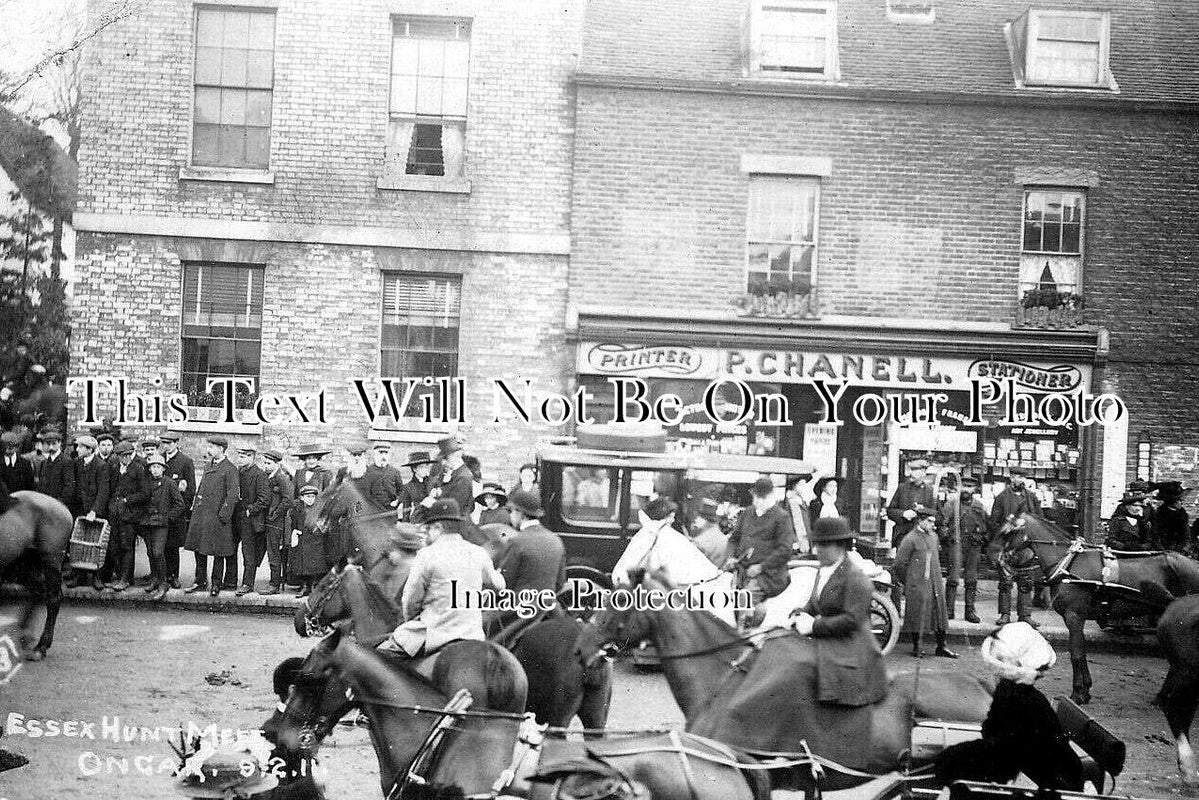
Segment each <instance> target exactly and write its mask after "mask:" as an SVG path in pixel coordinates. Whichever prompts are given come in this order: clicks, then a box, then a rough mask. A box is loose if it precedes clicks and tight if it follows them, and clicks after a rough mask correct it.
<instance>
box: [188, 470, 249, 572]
mask: <svg viewBox="0 0 1199 800" xmlns="http://www.w3.org/2000/svg"><path fill="white" fill-rule="evenodd" d="M240 487H241V484H240V482H239V481H238V475H237V467H235V466H233V464H232V463H231V462H230V461H229V459H227V458H222V459H221V460H220V461H217V462H215V463H210V464H209V465H208V466H207V467H205V468H204V477H202V478H201V479H200V487H199V488H198V489H197V490H196V499H195V500H194V501H193V502H192V516H191V522H190V523H189V524H188V526H187V545H186V546H187V549H188V550H192V551H194V552H196V553H199V554H200V555H205V556H233V555H237V540H236V539H234V537H233V509H234V507H235V506H236V505H237V501H238V500H240V499H241V488H240Z"/></svg>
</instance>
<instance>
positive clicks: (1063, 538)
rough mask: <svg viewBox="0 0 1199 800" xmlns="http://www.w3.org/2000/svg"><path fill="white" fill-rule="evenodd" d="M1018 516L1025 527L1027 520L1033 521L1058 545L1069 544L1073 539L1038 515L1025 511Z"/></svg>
mask: <svg viewBox="0 0 1199 800" xmlns="http://www.w3.org/2000/svg"><path fill="white" fill-rule="evenodd" d="M1020 516H1022V517H1023V518H1024V519H1025V527H1028V520H1034V521H1035V522H1036V523H1037V525H1038V526H1040V527H1043V528H1045V530H1046V531H1047V532H1048V533H1049V535H1050V536H1052V537H1053V539H1054V541H1056V542H1058V543H1060V544H1070V543H1071V542H1073V541H1074V539H1075V537H1074V536H1071V535H1070V534H1069V533H1068V532H1066V531H1065V530H1064V529H1063V528H1061V527H1059V526H1058V525H1057V524H1056V523H1054V522H1052V521H1051V520H1049V519H1046V518H1045V517H1042V516H1041V515H1040V514H1033V513H1031V512H1028V511H1025V512H1024V513H1023V514H1021V515H1020Z"/></svg>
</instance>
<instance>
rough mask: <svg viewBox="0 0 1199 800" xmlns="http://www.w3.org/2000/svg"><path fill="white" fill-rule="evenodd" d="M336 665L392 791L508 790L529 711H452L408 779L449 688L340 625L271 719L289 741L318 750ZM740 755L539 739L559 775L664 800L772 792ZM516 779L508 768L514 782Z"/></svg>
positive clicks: (705, 746)
mask: <svg viewBox="0 0 1199 800" xmlns="http://www.w3.org/2000/svg"><path fill="white" fill-rule="evenodd" d="M330 673H335V674H336V675H338V676H340V678H342V679H343V680H344V681H345V683H346V684H347V685H348V686H349V688H350V690H351V692H352V694H353V696H354V697H355V699H356V702H357V703H358V704H359V705H360V706H361V707H362V709H363V711H364V712H365V713H366V715H367V718H368V719H369V721H370V735H371V741H372V744H373V745H374V747H375V754H376V756H377V757H378V760H379V778H380V784H381V786H382V790H383V793H384V795H385V796H386V797H388V798H391V797H415V798H424V797H462V796H468V797H469V796H483V797H490V796H495V794H496V792H497V791H498V792H499V793H500V794H503V793H504V790H506V789H508V788H509V787H508V786H507V785H504V786H501V787H499V788H498V789H497V788H496V786H497V778H499V777H500V776H501V775H503V774H504V771H505V770H507V769H508V768H509V767H510V766H512V765H513V762H514V753H515V748H516V745H517V741H518V733H519V730H520V727H521V725H522V723H523V719H522V716H521V715H518V714H496V713H487V712H484V713H480V714H475V713H472V712H473V711H474V709H473V708H472V709H471V710H470V711H464V712H461V713H457V714H451V716H453V717H454V719H453V724H452V725H450V726H449V728H448V732H447V733H446V735H445V737H444V739H443V740H442V742H441V744H440V745H439V746H438V747H437V749H436V753H435V757H434V758H433V759H431V760H430V761H429V762H428V764H427V766H426V768H425V769H423V770H420V771H421V772H422V773H423V774H421V775H420V776H419V778H417V779H409V774H410V770H412V769H413V766H414V762H416V761H417V759H418V756H419V755H420V753H421V750H422V746H423V745H424V744H425V741H426V739H427V738H428V737H429V735H430V733H431V732H432V731H433V729H434V727H435V726H436V725H437V724H438V721H439V720H440V719H442V718H443V717H444V716H446V715H444V714H441V713H437V712H436V709H443V708H445V707H446V705H447V702H448V696H447V695H446V694H445V693H443V692H441V691H439V690H438V689H437V688H436V687H435V686H433V685H432V684H430V683H429V682H427V681H425V680H424V679H422V678H421V677H420V676H419V675H416V674H414V673H411V672H409V671H407V670H406V669H404V668H402V667H400V668H398V669H397V668H396V667H395V665H393V664H391V663H389V661H388V659H386V658H385V657H383V656H381V655H380V654H379V653H377V652H375V651H373V650H368V649H366V648H363V647H360V646H358V645H357V644H354V643H353V642H352V641H350V640H349V639H346V638H343V637H341V635H340V633H339V632H335V633H333V634H331V635H330V636H329V637H327V638H326V639H325V640H323V641H322V642H321V643H320V644H318V645H317V647H316V648H314V649H313V651H312V653H311V654H310V655H309V657H308V659H307V660H306V661H305V664H304V668H303V672H302V674H301V677H300V679H299V681H298V682H297V684H296V686H295V687H294V688H293V690H292V693H291V696H290V697H289V698H288V702H287V704H286V706H285V707H284V709H283V710H282V711H281V712H279V713H277V714H276V715H275V716H274V717H272V718H271V720H269V721H268V723H267V725H266V729H267V730H269V731H270V734H271V736H272V738H273V739H274V740H275V741H276V742H277V743H278V744H279V745H280V746H281V747H282V748H285V749H287V750H291V751H293V752H294V751H302V752H305V753H311V752H313V751H314V750H315V748H316V746H317V744H318V743H319V738H320V737H319V736H318V735H317V730H318V729H319V728H320V727H321V726H322V724H326V727H327V720H328V718H329V716H330V708H331V705H332V706H336V703H335V702H334V703H333V704H330V703H329V692H328V690H327V688H326V687H327V686H328V684H329V681H328V678H329V674H330ZM334 700H336V698H334ZM417 709H420V710H417ZM334 713H335V712H334ZM592 747H597V748H598V749H599V750H600V751H601V752H602V759H603V760H602V761H600V760H597V759H596V758H594V757H592V756H591V754H590V753H591V750H590V748H592ZM741 758H743V756H741V755H740V754H738V753H736V752H735V751H732V750H731V749H729V748H724V747H721V746H719V745H715V744H714V743H711V742H705V741H703V740H701V739H699V738H697V737H689V736H686V735H683V736H679V735H677V734H676V735H674V736H673V737H671V738H670V741H664V737H662V736H654V735H643V736H636V737H631V738H628V739H621V740H619V741H618V742H614V743H606V744H605V746H602V747H600V746H596V745H586V744H583V743H576V742H566V741H563V740H558V739H552V738H547V739H545V740H544V742H543V743H542V744H541V756H540V762H539V766H540V770H541V772H543V773H545V775H546V777H547V778H549V779H552V780H557V779H571V778H574V779H576V780H581V781H582V782H583V784H584V785H595V784H607V785H619V784H624V785H625V786H626V787H627V789H628V791H625V792H624V793H617V794H615V795H609V794H602V795H596V796H616V797H630V798H631V797H634V796H635V795H634V793H633V791H632V790H633V788H634V787H635V786H636V784H641V785H642V786H644V787H645V789H648V791H649V796H652V797H654V798H662V799H663V800H724V799H725V798H730V799H731V800H767V798H768V797H769V787H768V784H767V783H766V781H765V779H764V777H763V775H762V773H761V772H750V773H748V774H746V773H744V772H743V771H742V770H741V769H740V768H738V766H736V765H737V764H738V763H739V762H738V760H739V759H741ZM730 764H731V765H730ZM551 765H552V766H551ZM514 777H516V776H508V782H511V780H512V778H514ZM522 777H524V776H522ZM531 796H534V797H537V796H539V795H538V794H537V793H536V792H534V793H533V794H532V795H531ZM540 796H545V797H549V796H551V794H550V792H548V791H546V792H544V793H542V794H541V795H540ZM579 796H584V795H579ZM641 796H644V795H641Z"/></svg>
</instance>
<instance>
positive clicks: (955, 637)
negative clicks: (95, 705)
mask: <svg viewBox="0 0 1199 800" xmlns="http://www.w3.org/2000/svg"><path fill="white" fill-rule="evenodd" d="M182 560H183V561H185V562H190V561H191V555H190V553H186V552H185V553H184V554H183V558H182ZM138 561H139V562H141V563H140V566H139V567H138V568H137V569H136V574H138V575H143V574H146V573H148V572H149V567H148V565H146V564H145V562H144V553H142V552H141V551H139V553H138ZM192 566H193V565H191V564H181V565H180V568H181V571H182V572H183V574H182V575H181V576H180V578H181V585H182V586H184V587H187V586H190V585H191V584H192V583H193V580H192ZM268 577H269V571H268V569H267V567H266V565H265V564H264V565H263V566H262V568H261V569H260V570H259V572H258V575H257V576H256V586H257V588H260V589H261V588H265V587H266V585H267V579H268ZM64 595H65V597H66V598H68V602H70V603H71V604H75V605H92V606H102V605H115V606H119V607H146V608H177V609H192V610H196V611H208V612H213V611H216V612H225V613H236V614H280V615H291V614H294V613H295V609H296V607H297V606H299V605H301V604H303V602H304V601H303V599H302V598H297V597H296V596H295V590H290V589H284V590H283V592H282V593H280V594H275V595H261V594H258V593H257V592H251V593H249V594H246V595H244V596H242V597H236V596H235V595H234V593H233V592H232V591H222V592H221V594H220V595H219V596H217V597H210V596H209V595H208V593H207V592H196V593H195V594H184V592H183V590H182V589H172V590H171V591H169V592H168V593H167V596H166V597H165V598H164V599H163V600H161V601H155V600H151V599H149V597H148V596H147V595H146V594H145V593H144V592H143V591H142V590H141V588H140V587H134V588H131V589H126V590H125V591H124V592H119V593H117V592H97V591H96V590H95V589H92V588H91V587H80V588H75V589H67V590H65V592H64ZM1012 599H1013V606H1014V605H1015V597H1014V592H1013V598H1012ZM956 611H957V617H958V618H957V619H953V620H950V621H949V634H948V637H947V638H948V640H949V641H950V642H952V643H954V644H956V645H960V646H970V647H977V646H978V645H979V644H981V643H982V640H983V639H984V638H985V637H986V636H987V635H988V634H990V633H991V632H992V631H994V630H995V619H996V617H998V616H999V611H998V595H997V592H996V587H995V583H994V582H993V581H983V582H982V583H980V585H979V596H978V600H977V611H978V615H979V617H980V618H981V620H982V621H981V622H980V623H977V624H972V623H969V622H966V621H965V620H963V619H962V618H961V616H962V600H961V595H960V594H959V596H958V603H957V609H956ZM1032 616H1033V619H1034V620H1035V621H1036V622H1038V623H1039V624H1040V626H1041V628H1040V631H1041V633H1042V635H1044V636H1045V638H1046V639H1048V640H1049V641H1050V642H1052V643H1053V644H1055V645H1056V646H1057V647H1058V649H1065V647H1066V645H1067V644H1068V641H1069V632H1068V631H1067V630H1066V626H1065V623H1064V622H1063V620H1062V618H1061V617H1060V616H1058V614H1057V613H1056V612H1055V611H1053V610H1052V609H1041V608H1034V609H1033V614H1032ZM1084 633H1085V635H1086V638H1087V648H1088V650H1093V651H1095V652H1107V653H1115V654H1132V653H1136V654H1145V655H1156V654H1158V649H1157V638H1156V637H1155V636H1153V635H1147V634H1142V635H1121V634H1115V633H1112V632H1110V631H1104V630H1101V629H1100V628H1099V626H1098V625H1097V624H1096V623H1094V622H1089V623H1087V626H1086V628H1085V630H1084ZM904 646H905V645H904V644H902V643H901V644H900V645H898V646H897V647H896V649H897V650H898V649H900V648H902V647H904Z"/></svg>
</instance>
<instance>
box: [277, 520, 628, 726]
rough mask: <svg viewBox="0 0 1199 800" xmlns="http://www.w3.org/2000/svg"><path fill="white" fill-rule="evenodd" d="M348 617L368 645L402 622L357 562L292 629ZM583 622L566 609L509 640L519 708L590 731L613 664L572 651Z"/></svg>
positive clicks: (604, 708) (602, 710)
mask: <svg viewBox="0 0 1199 800" xmlns="http://www.w3.org/2000/svg"><path fill="white" fill-rule="evenodd" d="M485 527H488V526H485ZM347 618H348V619H349V620H351V629H352V630H353V632H354V637H355V638H356V639H357V640H358V641H359V642H360V643H362V644H365V645H367V646H375V645H377V644H379V643H380V642H382V641H383V640H384V639H386V638H387V637H388V636H389V635H390V634H391V632H392V631H393V630H394V629H395V627H396V626H397V625H398V624H399V623H400V611H399V609H398V608H397V607H396V605H395V602H394V601H393V600H392V599H391V598H389V597H388V596H387V595H386V593H385V592H384V591H383V590H382V589H381V588H380V587H379V585H378V584H377V583H375V582H374V581H373V580H371V578H370V576H368V575H367V574H366V572H365V571H364V570H363V569H362V568H361V567H357V566H355V565H347V566H346V567H344V568H342V569H341V570H340V571H331V572H330V573H329V574H328V575H326V576H325V577H324V578H323V579H322V580H321V582H320V583H319V584H317V586H316V587H315V588H314V589H313V592H312V594H311V595H310V596H309V597H308V599H307V601H306V602H305V604H304V606H302V607H301V608H299V609H297V611H296V618H295V628H296V632H297V633H299V634H300V635H301V636H307V635H310V634H312V633H314V632H317V631H322V630H324V629H326V628H327V627H329V626H330V625H332V624H334V623H336V622H338V621H340V620H343V619H347ZM587 625H588V623H583V622H580V621H578V620H576V619H574V618H573V617H570V616H569V615H567V614H550V615H546V616H545V617H543V618H542V619H540V620H538V621H536V622H534V623H533V624H531V625H529V626H528V627H527V628H525V629H524V631H523V633H521V635H520V638H519V639H517V641H516V642H515V644H513V645H512V655H513V656H515V657H516V661H517V662H519V664H520V666H521V668H522V669H523V670H524V672H525V675H526V676H527V680H528V686H529V692H528V704H527V709H521V710H528V711H531V712H533V714H534V715H536V717H537V719H539V720H541V721H542V722H546V723H548V724H551V725H569V724H570V722H571V720H572V719H574V717H575V716H578V717H579V719H580V721H581V722H582V723H583V727H584V728H586V729H588V730H596V729H600V728H603V727H604V725H605V724H607V720H608V710H609V705H610V703H611V699H612V665H611V664H610V663H609V662H607V661H597V662H596V663H593V664H591V665H589V666H586V667H585V666H584V665H583V664H582V663H581V662H580V660H579V659H578V658H577V657H576V656H575V649H576V648H575V642H576V641H577V640H578V639H579V638H580V637H581V636H583V635H584V633H585V631H586V628H587ZM480 644H482V643H480ZM452 646H453V645H447V646H446V648H443V650H442V652H443V653H444V652H446V649H448V648H449V647H452ZM493 646H495V647H498V645H493Z"/></svg>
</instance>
